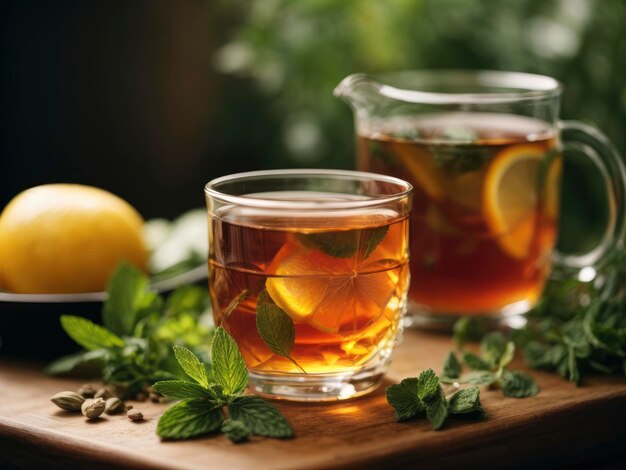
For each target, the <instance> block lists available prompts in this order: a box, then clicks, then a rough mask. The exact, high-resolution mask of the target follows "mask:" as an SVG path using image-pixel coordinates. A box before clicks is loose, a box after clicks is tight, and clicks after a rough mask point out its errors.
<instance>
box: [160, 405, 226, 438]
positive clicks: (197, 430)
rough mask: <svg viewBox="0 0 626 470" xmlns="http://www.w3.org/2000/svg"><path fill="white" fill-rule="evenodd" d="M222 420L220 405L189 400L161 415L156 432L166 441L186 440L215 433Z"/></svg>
mask: <svg viewBox="0 0 626 470" xmlns="http://www.w3.org/2000/svg"><path fill="white" fill-rule="evenodd" d="M223 419H224V417H223V415H222V406H221V405H220V404H218V403H215V402H211V401H208V400H204V399H198V398H189V399H187V400H183V401H181V402H180V403H176V404H175V405H173V406H172V407H170V408H169V409H168V410H167V411H166V412H165V413H163V416H161V418H160V419H159V423H158V425H157V430H156V432H157V434H158V435H159V436H160V437H163V438H166V439H187V438H190V437H195V436H201V435H203V434H208V433H210V432H213V431H216V430H217V429H219V427H220V425H221V424H222V421H223Z"/></svg>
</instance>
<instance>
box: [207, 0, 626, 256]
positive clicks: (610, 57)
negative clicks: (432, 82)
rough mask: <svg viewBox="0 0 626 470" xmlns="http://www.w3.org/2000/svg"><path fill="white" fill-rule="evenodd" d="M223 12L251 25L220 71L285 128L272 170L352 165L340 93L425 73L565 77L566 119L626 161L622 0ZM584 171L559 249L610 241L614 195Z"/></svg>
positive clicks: (568, 198)
mask: <svg viewBox="0 0 626 470" xmlns="http://www.w3.org/2000/svg"><path fill="white" fill-rule="evenodd" d="M224 4H225V5H228V6H234V7H236V8H238V9H239V11H240V13H241V18H242V21H241V23H240V24H238V25H236V26H235V28H233V35H232V39H231V40H230V41H229V42H228V43H226V44H225V45H223V46H222V47H221V49H220V50H219V51H218V53H217V55H216V65H217V67H218V69H219V70H220V71H221V72H223V73H226V74H231V75H233V76H234V77H238V78H240V79H248V80H250V81H251V82H252V84H253V85H254V86H255V88H256V90H257V91H258V93H259V94H260V95H262V96H264V97H266V99H267V100H268V105H269V106H270V109H271V112H272V114H271V116H272V117H273V122H272V124H273V125H274V126H275V127H274V129H273V130H272V132H271V133H270V134H271V135H273V136H274V139H272V141H271V146H269V147H268V149H269V150H270V153H269V156H268V159H267V161H266V162H265V166H271V167H281V166H325V167H347V168H350V167H352V165H353V160H352V157H351V156H352V154H353V140H352V132H353V131H352V120H351V113H350V111H349V110H348V108H347V107H346V106H342V104H341V103H338V102H337V100H336V99H335V98H333V97H332V94H331V91H332V89H333V87H334V86H335V85H336V84H337V83H338V82H339V81H340V80H341V79H342V78H343V77H344V76H346V75H348V74H350V73H353V72H366V73H372V74H376V73H379V72H383V71H391V70H403V69H423V68H468V69H476V68H482V69H497V70H515V71H525V72H534V73H540V74H545V75H550V76H553V77H556V78H558V79H559V80H561V81H562V82H563V83H564V85H565V90H566V92H565V94H564V96H563V108H562V117H563V118H565V119H574V118H575V119H580V120H583V121H585V122H588V123H590V124H595V125H596V126H598V127H600V128H601V129H602V130H603V131H604V132H605V133H606V134H608V135H609V137H610V138H611V139H612V140H613V142H615V144H616V146H617V147H618V148H619V149H620V150H621V152H622V154H623V153H624V152H625V151H626V132H624V131H625V130H626V34H624V31H623V28H624V24H625V21H626V2H624V1H622V0H602V1H600V0H595V1H592V0H500V1H493V0H491V1H490V0H474V1H466V0H387V1H384V2H381V1H358V0H347V1H331V0H326V1H323V0H303V1H298V2H293V1H285V0H270V1H264V2H254V3H252V4H249V3H248V2H225V3H224ZM572 157H574V158H576V156H572ZM570 158H571V157H570ZM574 161H577V160H574V159H571V160H570V163H569V165H566V169H565V177H564V178H565V185H564V186H565V190H564V193H563V206H562V230H561V239H560V246H561V247H562V248H563V249H564V250H566V251H585V250H586V249H588V248H590V247H591V246H593V244H594V243H595V241H596V240H597V239H598V237H600V236H601V234H602V231H603V227H604V222H605V219H606V207H607V201H606V195H605V191H606V190H605V188H604V185H603V183H602V180H601V178H600V175H599V173H598V172H597V170H595V168H594V167H593V166H590V165H589V164H587V163H585V162H579V163H574ZM581 226H583V227H585V228H586V230H585V231H584V233H582V232H583V231H581V230H580V227H581Z"/></svg>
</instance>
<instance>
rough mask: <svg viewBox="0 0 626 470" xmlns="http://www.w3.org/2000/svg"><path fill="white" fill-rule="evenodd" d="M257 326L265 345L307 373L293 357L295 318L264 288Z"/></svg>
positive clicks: (259, 305) (257, 314)
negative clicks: (275, 301)
mask: <svg viewBox="0 0 626 470" xmlns="http://www.w3.org/2000/svg"><path fill="white" fill-rule="evenodd" d="M256 328H257V331H258V332H259V336H261V339H262V340H263V342H264V343H265V345H266V346H267V347H268V348H270V350H271V351H272V352H273V353H274V354H278V355H279V356H283V357H286V358H287V359H289V360H290V361H291V362H293V363H294V364H295V365H296V367H298V368H299V369H300V370H301V371H302V372H304V373H306V372H305V371H304V369H303V368H302V367H300V365H299V364H298V363H297V362H296V361H295V360H294V359H293V358H292V357H291V350H292V349H293V345H294V343H295V341H296V327H295V326H294V324H293V320H292V319H291V317H290V316H289V315H288V314H287V313H286V312H285V311H284V310H283V309H281V308H280V307H279V306H278V305H276V304H275V303H274V301H273V300H272V298H271V297H270V296H269V294H268V293H267V291H266V290H263V291H262V292H261V293H260V294H259V296H258V298H257V303H256Z"/></svg>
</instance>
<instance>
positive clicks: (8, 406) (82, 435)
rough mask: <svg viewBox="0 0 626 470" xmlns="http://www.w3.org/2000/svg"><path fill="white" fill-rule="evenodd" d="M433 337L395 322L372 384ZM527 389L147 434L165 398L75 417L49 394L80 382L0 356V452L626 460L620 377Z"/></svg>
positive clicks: (214, 460) (420, 358) (440, 344)
mask: <svg viewBox="0 0 626 470" xmlns="http://www.w3.org/2000/svg"><path fill="white" fill-rule="evenodd" d="M450 348H451V343H450V340H449V339H448V338H447V337H445V336H438V335H433V334H427V333H423V332H415V331H409V332H405V335H404V340H403V342H402V344H401V345H400V347H399V348H398V349H397V351H396V354H395V356H394V361H393V365H392V370H391V372H390V373H389V374H388V378H387V380H386V383H385V384H384V385H388V384H391V383H393V382H397V381H399V380H400V379H402V378H404V377H407V376H415V375H416V374H417V373H418V372H419V371H421V370H423V369H425V368H428V367H433V368H435V370H437V371H439V369H440V367H441V364H442V361H443V358H444V357H445V355H446V353H447V352H448V351H449V350H450ZM533 375H534V376H535V378H536V379H537V381H538V382H539V384H540V386H541V393H540V394H539V395H537V396H536V397H532V398H526V399H521V400H520V399H513V398H506V397H504V396H502V394H501V393H500V392H499V391H490V390H482V391H481V398H482V402H483V404H484V406H485V408H486V410H487V413H488V415H489V416H488V419H487V420H485V421H482V422H469V421H468V420H463V419H455V420H450V421H449V423H448V424H447V425H446V427H445V428H444V430H442V431H437V432H436V431H433V430H432V429H431V427H430V424H429V423H428V422H427V421H426V420H425V419H420V420H415V421H411V422H406V423H395V422H394V418H393V410H392V409H391V408H390V407H389V406H388V405H387V403H386V400H385V395H384V386H383V387H381V388H380V389H378V390H377V391H376V392H374V393H372V394H370V395H368V396H365V397H361V398H357V399H354V400H349V401H344V402H339V403H333V404H295V403H286V402H278V403H277V406H278V407H279V408H280V409H281V411H282V412H283V413H284V414H285V416H286V417H287V419H288V420H289V422H290V423H291V425H292V426H293V428H294V430H295V433H296V437H295V438H294V439H291V440H275V439H265V438H253V439H252V441H251V442H249V443H246V444H241V445H235V444H232V443H231V442H230V441H228V439H226V438H225V437H224V436H215V437H205V438H199V439H195V440H189V441H182V442H162V441H161V440H160V439H159V438H158V437H157V436H156V434H155V427H156V424H157V421H158V418H159V416H160V415H161V414H162V412H163V411H164V410H165V409H166V407H167V406H168V405H161V404H154V403H150V402H144V403H133V404H134V406H135V407H136V408H138V409H140V410H142V411H143V413H144V416H145V417H146V419H145V421H144V422H140V423H133V422H131V421H129V420H128V419H127V418H126V417H125V416H123V415H117V416H106V417H104V418H102V419H99V420H97V421H93V422H89V421H86V420H85V419H84V418H83V417H82V416H81V415H80V414H72V413H66V412H64V411H61V410H59V409H58V408H56V407H55V406H54V405H53V404H52V403H50V401H49V397H50V396H52V395H53V394H54V393H56V392H59V391H61V390H75V389H76V388H77V387H78V386H79V385H80V384H81V383H82V381H79V380H68V379H59V378H50V377H46V376H44V375H43V374H42V373H41V372H40V370H39V368H37V367H35V366H33V365H31V364H24V363H23V364H19V363H15V362H7V361H2V362H0V463H1V464H2V465H1V466H13V467H18V468H22V467H23V468H62V467H65V468H67V467H68V466H72V467H75V466H79V467H88V468H111V467H113V468H120V467H130V468H157V469H174V468H176V469H196V468H198V469H199V468H203V469H206V468H215V469H240V468H241V469H247V468H254V469H255V470H261V469H270V468H271V469H313V468H370V467H371V468H380V467H382V466H390V467H391V468H398V467H412V468H413V467H416V466H419V467H420V468H451V467H457V468H458V467H459V466H460V467H461V468H473V467H479V466H481V467H483V468H485V467H507V468H528V467H529V466H531V465H532V466H533V467H535V468H537V467H539V468H553V467H556V466H564V465H569V464H575V465H584V464H585V462H590V461H598V460H601V461H603V462H605V464H606V462H611V463H612V464H611V466H612V465H613V463H615V464H617V465H618V467H617V468H619V465H620V464H622V463H624V462H626V460H622V459H624V457H623V456H624V454H625V453H626V422H625V419H626V380H625V379H624V378H623V377H594V378H591V379H590V380H589V381H588V382H587V383H586V384H585V386H582V387H575V386H574V385H572V384H571V383H568V382H565V381H563V380H562V379H560V378H559V377H558V376H555V375H552V374H547V373H540V372H533Z"/></svg>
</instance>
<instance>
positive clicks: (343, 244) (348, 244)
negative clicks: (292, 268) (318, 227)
mask: <svg viewBox="0 0 626 470" xmlns="http://www.w3.org/2000/svg"><path fill="white" fill-rule="evenodd" d="M388 231H389V226H388V225H385V226H383V227H375V228H366V229H359V230H336V231H333V232H318V233H307V234H299V235H298V239H299V240H300V242H301V243H302V244H303V245H304V246H307V247H309V248H314V249H317V250H320V251H322V252H324V253H326V254H327V255H329V256H332V257H334V258H351V257H353V256H354V255H356V254H357V252H359V258H360V259H366V258H368V257H369V256H370V255H371V254H372V253H373V252H374V251H375V250H376V247H378V245H379V244H380V242H382V241H383V239H384V238H385V236H386V235H387V232H388Z"/></svg>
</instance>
